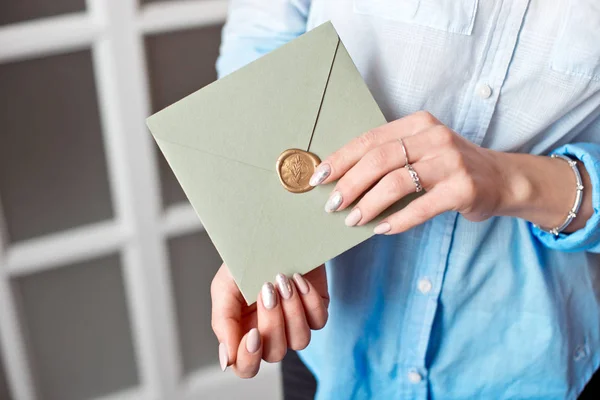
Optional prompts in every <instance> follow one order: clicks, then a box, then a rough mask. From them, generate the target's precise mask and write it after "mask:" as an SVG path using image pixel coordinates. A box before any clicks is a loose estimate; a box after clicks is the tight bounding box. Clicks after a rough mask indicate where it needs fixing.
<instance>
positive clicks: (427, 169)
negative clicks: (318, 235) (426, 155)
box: [345, 160, 447, 226]
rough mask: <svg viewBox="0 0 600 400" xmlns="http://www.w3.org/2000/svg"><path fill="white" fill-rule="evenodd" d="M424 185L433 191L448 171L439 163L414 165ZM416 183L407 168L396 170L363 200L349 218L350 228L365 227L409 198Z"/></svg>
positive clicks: (432, 161) (347, 223) (347, 221)
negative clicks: (398, 202)
mask: <svg viewBox="0 0 600 400" xmlns="http://www.w3.org/2000/svg"><path fill="white" fill-rule="evenodd" d="M413 168H414V170H415V171H416V172H417V174H418V176H419V180H420V182H421V185H422V186H423V188H424V189H425V190H427V191H428V190H430V189H431V188H433V187H434V186H435V185H436V184H437V183H439V182H441V181H443V180H444V179H445V178H446V174H447V173H446V170H445V169H443V168H439V164H438V163H437V161H436V160H429V161H421V162H418V163H416V164H414V165H413ZM415 190H416V186H415V183H414V182H413V181H412V178H411V177H410V175H409V173H408V170H407V169H406V168H399V169H396V170H394V171H392V172H390V173H389V174H387V175H386V176H384V177H383V178H381V180H380V181H379V182H377V184H376V185H375V186H373V188H372V189H371V190H369V191H368V192H367V193H365V195H364V196H363V197H362V198H361V199H360V201H359V202H358V203H357V204H356V206H355V207H354V208H353V209H352V211H351V212H350V214H348V216H347V217H346V221H345V222H346V225H347V226H355V225H357V226H362V225H365V224H366V223H368V222H370V221H371V220H373V219H374V218H375V217H377V216H378V215H379V214H381V213H382V212H384V211H385V210H387V209H388V208H389V207H390V206H392V205H393V204H394V203H396V202H397V201H398V200H400V199H402V198H404V197H405V196H407V195H409V194H411V193H414V192H415Z"/></svg>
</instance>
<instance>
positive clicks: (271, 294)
mask: <svg viewBox="0 0 600 400" xmlns="http://www.w3.org/2000/svg"><path fill="white" fill-rule="evenodd" d="M261 296H262V301H263V304H264V306H265V308H266V309H267V310H270V309H271V308H273V307H275V305H276V304H277V296H275V287H274V286H273V284H272V283H271V282H267V283H265V284H264V285H263V287H262V291H261Z"/></svg>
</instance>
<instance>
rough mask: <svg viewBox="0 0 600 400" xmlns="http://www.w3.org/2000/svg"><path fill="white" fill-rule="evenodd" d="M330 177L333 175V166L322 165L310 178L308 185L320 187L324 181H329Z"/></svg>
mask: <svg viewBox="0 0 600 400" xmlns="http://www.w3.org/2000/svg"><path fill="white" fill-rule="evenodd" d="M329 175H331V166H330V165H329V164H321V165H319V166H318V167H317V169H316V170H315V173H314V174H312V176H311V177H310V180H309V181H308V184H309V185H310V186H318V185H320V184H321V183H323V181H324V180H325V179H327V177H328V176H329Z"/></svg>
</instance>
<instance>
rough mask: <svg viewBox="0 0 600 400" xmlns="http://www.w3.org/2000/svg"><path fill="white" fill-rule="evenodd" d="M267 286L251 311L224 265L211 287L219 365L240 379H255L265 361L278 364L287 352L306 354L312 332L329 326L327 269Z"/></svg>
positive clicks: (279, 277)
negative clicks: (229, 367) (298, 351)
mask: <svg viewBox="0 0 600 400" xmlns="http://www.w3.org/2000/svg"><path fill="white" fill-rule="evenodd" d="M275 282H276V284H275V285H273V284H272V283H270V282H267V283H265V284H264V285H263V287H262V290H261V292H260V294H259V295H258V299H257V301H256V303H254V304H252V305H251V306H248V305H246V301H245V300H244V298H243V297H242V294H241V292H240V290H239V289H238V287H237V285H236V284H235V282H234V280H233V277H232V276H231V274H230V272H229V269H228V268H227V266H226V265H225V264H223V265H221V268H219V271H218V272H217V274H216V275H215V277H214V279H213V281H212V284H211V297H212V328H213V331H214V332H215V334H216V335H217V338H218V340H219V343H220V345H219V361H220V363H221V368H222V369H223V370H225V369H226V368H227V366H229V365H231V366H232V367H233V371H234V372H235V373H236V375H238V376H239V377H240V378H252V377H254V376H255V375H256V374H257V373H258V370H259V369H260V361H261V359H263V360H265V361H267V362H279V361H281V360H282V359H283V357H284V356H285V354H286V352H287V349H288V348H290V349H292V350H302V349H304V348H305V347H306V346H308V343H309V342H310V336H311V332H310V331H311V329H315V330H317V329H321V328H323V327H324V326H325V323H326V322H327V317H328V312H327V308H328V306H329V295H328V292H327V275H326V273H325V267H324V266H323V265H322V266H320V267H319V268H317V269H315V270H313V271H311V272H309V273H308V274H306V275H304V276H301V275H299V274H294V276H293V279H289V278H288V277H286V276H284V275H282V274H279V275H278V276H277V277H276V279H275Z"/></svg>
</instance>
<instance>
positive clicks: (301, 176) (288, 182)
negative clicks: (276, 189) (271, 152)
mask: <svg viewBox="0 0 600 400" xmlns="http://www.w3.org/2000/svg"><path fill="white" fill-rule="evenodd" d="M320 163H321V160H320V159H319V157H317V156H316V155H314V154H312V153H309V152H307V151H304V150H300V149H289V150H286V151H284V152H283V153H281V155H280V156H279V158H278V159H277V174H278V175H279V180H280V181H281V184H282V185H283V187H284V188H285V189H286V190H288V191H290V192H292V193H304V192H308V191H309V190H312V189H313V187H312V186H310V183H309V181H310V177H311V176H312V174H313V172H315V168H317V165H319V164H320Z"/></svg>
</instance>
